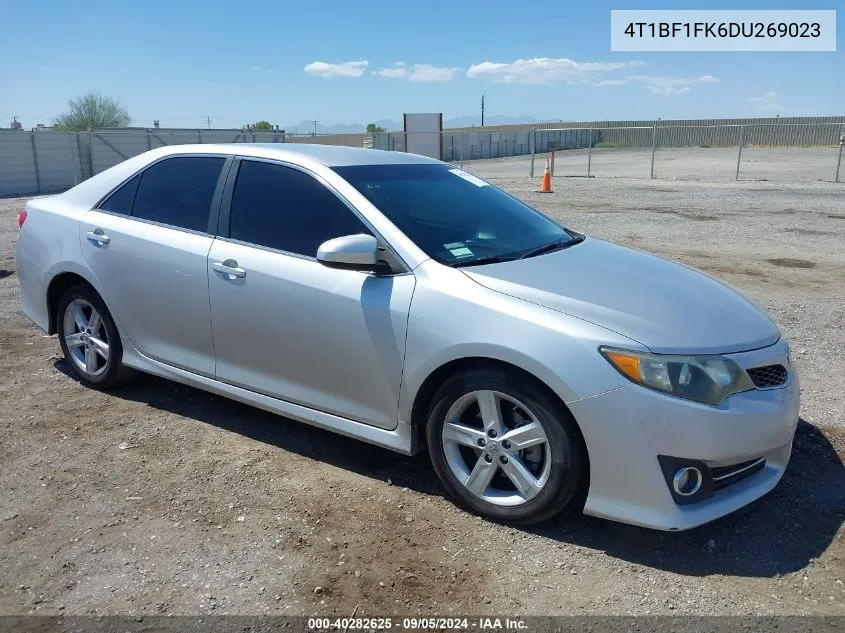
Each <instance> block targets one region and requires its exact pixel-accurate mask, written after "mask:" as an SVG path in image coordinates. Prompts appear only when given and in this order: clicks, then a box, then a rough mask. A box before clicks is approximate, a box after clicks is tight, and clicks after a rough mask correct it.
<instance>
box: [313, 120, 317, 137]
mask: <svg viewBox="0 0 845 633" xmlns="http://www.w3.org/2000/svg"><path fill="white" fill-rule="evenodd" d="M312 123H313V124H314V134H313V135H312V136H317V121H312Z"/></svg>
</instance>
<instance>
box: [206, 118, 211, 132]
mask: <svg viewBox="0 0 845 633" xmlns="http://www.w3.org/2000/svg"><path fill="white" fill-rule="evenodd" d="M205 122H206V123H207V124H208V129H209V130H210V129H211V117H210V116H206V117H205Z"/></svg>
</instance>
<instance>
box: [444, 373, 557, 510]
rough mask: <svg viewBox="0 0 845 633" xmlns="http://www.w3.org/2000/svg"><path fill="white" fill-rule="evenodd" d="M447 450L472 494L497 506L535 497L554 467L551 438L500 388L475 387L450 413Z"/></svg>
mask: <svg viewBox="0 0 845 633" xmlns="http://www.w3.org/2000/svg"><path fill="white" fill-rule="evenodd" d="M442 439H443V451H444V454H445V457H446V463H447V464H448V466H449V468H450V469H451V471H452V473H453V474H454V475H455V477H456V478H457V479H458V481H459V482H461V483H462V484H463V485H464V487H466V489H467V490H468V491H469V492H471V493H472V494H473V495H475V496H477V497H480V498H481V499H483V500H484V501H486V502H488V503H491V504H494V505H497V506H518V505H522V504H524V503H527V502H528V501H530V500H531V499H533V498H535V497H536V496H537V495H538V494H540V492H541V491H542V490H543V488H544V487H545V485H546V483H547V482H548V479H549V472H550V470H551V452H550V449H549V439H548V437H547V435H546V431H545V429H544V428H543V425H542V424H541V423H540V421H539V420H538V419H537V416H535V415H534V414H533V413H532V412H531V411H530V410H529V409H528V407H526V406H525V405H524V404H522V403H521V402H520V401H519V400H517V399H516V398H514V397H512V396H509V395H507V394H505V393H502V392H499V391H491V390H481V391H472V392H470V393H467V394H465V395H463V396H461V397H460V398H459V399H458V400H457V401H456V402H455V403H454V404H453V405H452V406H451V407H450V408H449V411H448V412H447V413H446V420H445V422H444V424H443V431H442Z"/></svg>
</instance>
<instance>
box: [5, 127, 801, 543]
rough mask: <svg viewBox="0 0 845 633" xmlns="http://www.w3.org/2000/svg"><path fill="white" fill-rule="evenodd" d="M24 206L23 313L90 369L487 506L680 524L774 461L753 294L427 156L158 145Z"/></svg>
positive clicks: (762, 489) (773, 334)
mask: <svg viewBox="0 0 845 633" xmlns="http://www.w3.org/2000/svg"><path fill="white" fill-rule="evenodd" d="M18 221H19V224H20V227H21V230H20V233H19V236H18V241H17V245H16V251H15V253H16V259H17V271H18V274H19V277H20V286H21V303H22V308H23V311H24V312H25V313H26V314H27V315H28V316H29V318H31V319H32V321H34V322H35V323H36V324H37V325H38V326H39V327H40V328H42V329H43V330H45V331H46V332H48V333H50V334H57V335H58V339H59V344H60V346H61V349H62V352H63V354H64V357H65V359H66V361H67V366H68V367H69V368H70V370H71V371H72V372H73V374H74V375H75V376H76V377H77V378H78V379H79V380H80V381H81V382H82V383H84V384H85V385H88V386H90V387H93V388H97V389H107V388H109V387H113V386H115V385H117V384H119V383H121V382H123V381H125V380H127V379H129V378H131V376H132V375H133V374H134V373H135V372H137V371H141V372H148V373H151V374H155V375H158V376H163V377H165V378H169V379H171V380H174V381H178V382H180V383H184V384H187V385H192V386H194V387H198V388H200V389H205V390H207V391H210V392H213V393H216V394H219V395H222V396H226V397H229V398H233V399H235V400H239V401H241V402H245V403H248V404H251V405H254V406H257V407H261V408H262V409H265V410H267V411H271V412H273V413H276V414H279V415H281V416H284V417H286V418H293V419H295V420H299V421H303V422H306V423H309V424H312V425H315V426H319V427H322V428H325V429H330V430H332V431H335V432H337V433H341V434H343V435H346V436H349V437H350V438H355V439H358V440H363V441H366V442H371V443H373V444H377V445H380V446H383V447H387V448H389V449H393V450H396V451H400V452H402V453H406V454H414V453H417V452H419V451H424V450H425V451H427V452H428V454H429V456H430V458H431V462H432V464H433V469H434V472H435V473H436V474H437V476H438V477H439V478H440V480H441V482H442V484H443V487H444V488H445V490H446V491H447V492H448V494H449V495H450V496H451V497H453V498H454V499H455V500H456V501H457V502H458V503H459V504H460V505H461V506H463V507H465V508H467V509H469V510H470V511H472V512H475V513H478V514H481V515H483V516H486V517H488V518H491V519H494V520H499V521H508V522H513V523H518V524H527V523H533V522H537V521H541V520H543V519H546V518H548V517H550V516H552V515H554V514H556V513H558V512H559V511H560V510H562V509H563V508H564V507H566V506H567V505H572V506H575V507H576V508H578V509H580V508H581V507H583V511H584V512H585V513H587V514H591V515H596V516H600V517H606V518H608V519H613V520H617V521H623V522H627V523H632V524H637V525H642V526H647V527H652V528H658V529H665V530H679V529H687V528H691V527H694V526H696V525H700V524H702V523H705V522H708V521H711V520H713V519H716V518H717V517H720V516H723V515H725V514H727V513H729V512H732V511H734V510H736V509H738V508H740V507H742V506H744V505H746V504H748V503H749V502H751V501H753V500H755V499H757V498H758V497H760V496H761V495H763V494H765V493H766V492H768V491H769V490H771V489H772V488H773V487H774V486H775V485H776V484H777V482H778V481H779V480H780V478H781V476H782V475H783V472H784V469H785V468H786V465H787V461H788V460H789V455H790V450H791V445H792V439H793V435H794V432H795V428H796V424H797V420H798V399H799V397H798V393H799V385H798V376H797V374H796V372H795V368H794V366H793V364H792V362H791V360H790V356H789V346H788V344H787V342H786V340H785V339H784V337H783V336H782V335H781V333H780V332H779V331H778V328H777V327H776V325H775V324H774V323H773V322H772V320H771V319H770V318H769V317H768V316H767V315H766V314H765V313H764V312H763V311H762V309H761V308H759V307H758V306H757V305H755V304H754V303H753V302H751V301H750V300H749V299H747V298H745V297H744V296H743V295H742V294H740V293H739V292H738V291H737V290H735V289H734V288H732V287H730V286H728V285H727V284H725V283H723V282H721V281H719V280H717V279H714V278H712V277H709V276H708V275H705V274H704V273H701V272H698V271H696V270H693V269H691V268H688V267H686V266H683V265H681V264H678V263H676V262H672V261H669V260H666V259H663V258H660V257H656V256H654V255H650V254H647V253H644V252H641V251H638V250H633V249H630V248H625V247H622V246H619V245H616V244H612V243H610V242H607V241H604V240H602V239H598V238H596V237H591V236H587V235H584V234H581V233H579V232H577V231H575V230H572V229H570V228H567V227H566V226H563V225H562V224H560V223H559V222H557V221H555V220H554V219H551V218H549V217H547V216H546V215H544V214H542V213H540V212H539V211H536V210H535V209H533V208H531V207H530V206H528V205H526V204H525V203H523V202H521V201H520V200H518V199H517V198H515V197H513V196H511V195H509V194H507V193H506V192H504V191H502V190H501V189H498V188H496V187H494V186H492V185H490V184H489V183H487V182H486V181H484V180H481V179H479V178H477V177H475V176H474V175H472V174H470V173H467V172H465V171H463V170H460V169H456V168H455V167H454V166H452V165H449V164H446V163H442V162H440V161H437V160H432V159H428V158H424V157H421V156H415V155H411V154H405V153H399V152H381V151H376V150H365V149H353V148H346V147H330V146H319V145H300V144H278V145H261V144H255V145H245V144H238V145H193V146H191V145H183V146H173V147H164V148H160V149H155V150H152V151H150V152H146V153H144V154H141V155H139V156H136V157H134V158H131V159H129V160H127V161H125V162H123V163H121V164H119V165H117V166H115V167H112V168H111V169H108V170H106V171H104V172H102V173H100V174H98V175H96V176H94V177H93V178H90V179H89V180H87V181H85V182H83V183H81V184H79V185H77V186H76V187H73V188H72V189H70V190H68V191H67V192H65V193H63V194H60V195H55V196H50V197H44V198H37V199H35V200H31V201H30V202H28V203H27V204H26V207H25V209H24V210H22V211H21V213H20V215H19V217H18ZM350 450H354V445H352V444H350Z"/></svg>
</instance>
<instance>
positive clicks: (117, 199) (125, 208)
mask: <svg viewBox="0 0 845 633" xmlns="http://www.w3.org/2000/svg"><path fill="white" fill-rule="evenodd" d="M139 180H141V176H133V177H132V178H131V179H130V180H127V181H126V182H125V183H123V184H122V185H121V186H120V187H118V189H117V190H115V192H114V193H112V194H111V195H110V196H109V197H108V198H106V199H105V201H103V204H101V205H100V209H102V210H103V211H114V212H115V213H123V214H126V215H129V214H131V213H132V201H133V200H134V199H135V192H136V191H137V190H138V181H139Z"/></svg>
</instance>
